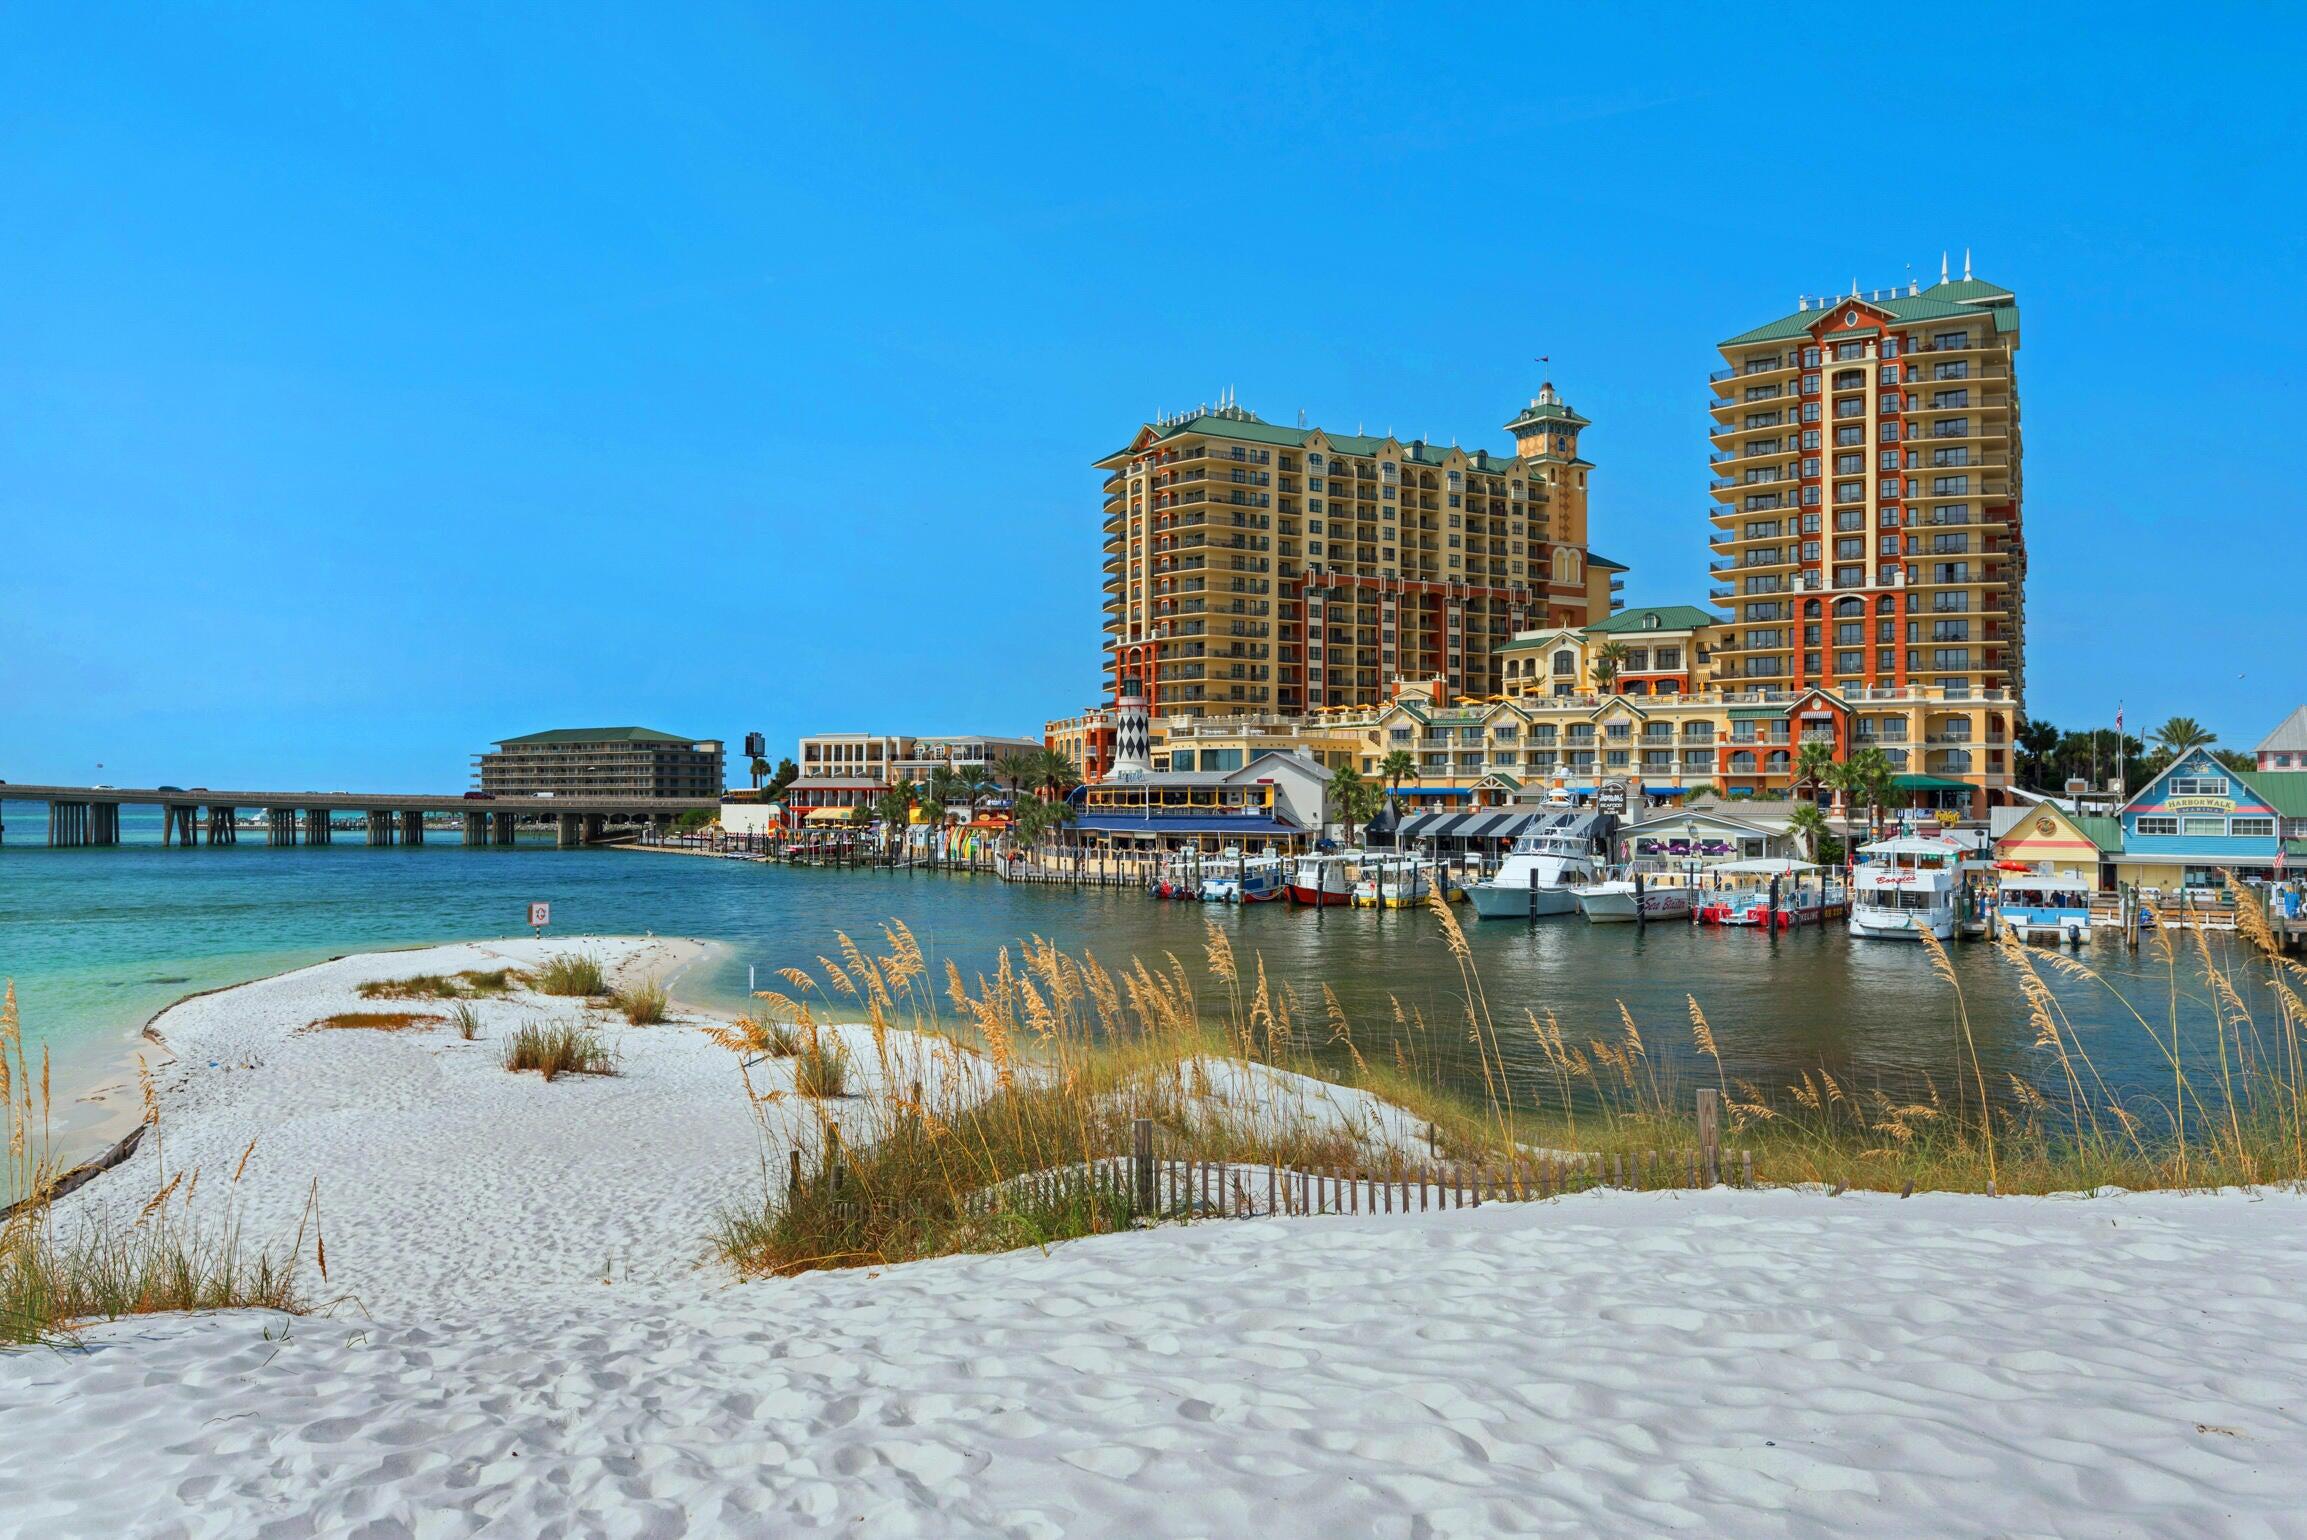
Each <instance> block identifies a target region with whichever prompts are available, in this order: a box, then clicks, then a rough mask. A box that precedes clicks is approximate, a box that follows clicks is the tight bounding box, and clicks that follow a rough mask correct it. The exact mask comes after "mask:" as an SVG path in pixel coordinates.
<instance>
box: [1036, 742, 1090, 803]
mask: <svg viewBox="0 0 2307 1540" xmlns="http://www.w3.org/2000/svg"><path fill="white" fill-rule="evenodd" d="M1030 757H1031V758H1032V760H1033V784H1034V789H1035V790H1037V791H1043V792H1047V793H1048V794H1049V798H1050V800H1051V801H1052V802H1062V801H1064V800H1065V794H1066V793H1067V792H1069V791H1071V790H1073V789H1074V788H1075V787H1076V786H1079V785H1080V784H1081V766H1079V765H1077V764H1075V763H1074V762H1073V761H1072V760H1071V759H1069V758H1067V757H1066V755H1065V754H1064V752H1063V751H1062V750H1058V749H1043V750H1042V751H1041V752H1040V753H1038V754H1034V755H1032V756H1030Z"/></svg>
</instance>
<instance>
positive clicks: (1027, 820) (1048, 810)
mask: <svg viewBox="0 0 2307 1540" xmlns="http://www.w3.org/2000/svg"><path fill="white" fill-rule="evenodd" d="M1073 819H1074V812H1073V804H1072V803H1070V802H1044V801H1042V800H1041V799H1040V798H1039V797H1034V798H1029V799H1028V800H1026V801H1023V802H1020V803H1019V804H1018V805H1017V810H1016V813H1015V815H1014V817H1012V819H1011V820H1010V825H1009V833H1010V838H1011V839H1012V840H1013V841H1014V842H1015V843H1016V844H1018V845H1022V846H1024V847H1025V848H1027V849H1029V850H1030V849H1031V848H1033V847H1034V846H1036V845H1038V844H1040V843H1041V842H1042V841H1043V840H1044V839H1045V838H1047V837H1048V836H1049V835H1050V834H1052V833H1054V832H1055V831H1056V830H1058V829H1061V828H1063V827H1065V826H1066V825H1067V824H1069V823H1072V822H1073Z"/></svg>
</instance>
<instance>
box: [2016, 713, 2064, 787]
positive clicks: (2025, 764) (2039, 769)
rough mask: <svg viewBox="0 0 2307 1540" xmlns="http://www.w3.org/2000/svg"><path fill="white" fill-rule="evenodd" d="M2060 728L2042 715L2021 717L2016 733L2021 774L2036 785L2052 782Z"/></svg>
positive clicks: (2044, 785)
mask: <svg viewBox="0 0 2307 1540" xmlns="http://www.w3.org/2000/svg"><path fill="white" fill-rule="evenodd" d="M2059 736H2060V735H2059V730H2058V728H2057V727H2055V726H2053V725H2052V724H2051V723H2049V722H2046V721H2044V720H2043V719H2042V718H2041V717H2021V718H2020V719H2019V730H2018V733H2017V734H2016V737H2017V740H2018V751H2019V776H2020V779H2022V780H2025V781H2028V782H2030V783H2032V784H2033V785H2036V786H2043V787H2048V786H2050V785H2051V784H2052V782H2051V769H2052V760H2053V757H2054V756H2055V755H2057V753H2058V752H2059Z"/></svg>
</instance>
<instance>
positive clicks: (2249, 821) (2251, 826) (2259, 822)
mask: <svg viewBox="0 0 2307 1540" xmlns="http://www.w3.org/2000/svg"><path fill="white" fill-rule="evenodd" d="M2227 832H2228V833H2229V834H2231V835H2233V836H2234V837H2235V838H2236V839H2239V840H2265V839H2273V838H2274V837H2275V820H2274V819H2272V818H2230V819H2228V820H2227Z"/></svg>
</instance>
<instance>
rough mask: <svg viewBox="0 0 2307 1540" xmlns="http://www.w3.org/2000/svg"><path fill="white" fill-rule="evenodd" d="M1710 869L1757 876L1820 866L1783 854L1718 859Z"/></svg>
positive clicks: (1818, 868)
mask: <svg viewBox="0 0 2307 1540" xmlns="http://www.w3.org/2000/svg"><path fill="white" fill-rule="evenodd" d="M1708 870H1710V871H1717V872H1739V873H1752V874H1754V875H1756V876H1759V877H1791V876H1793V875H1794V874H1795V873H1796V872H1815V871H1818V870H1820V867H1819V865H1818V863H1817V862H1815V861H1794V860H1789V859H1788V858H1786V857H1785V856H1756V857H1753V858H1752V859H1750V860H1745V861H1718V862H1716V863H1715V864H1714V865H1713V866H1711V867H1709V868H1708Z"/></svg>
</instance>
